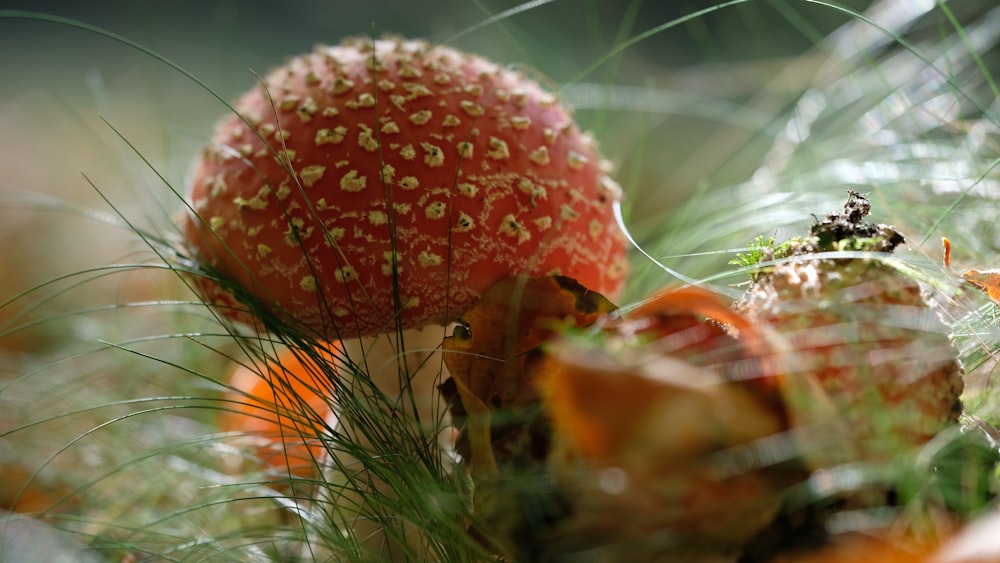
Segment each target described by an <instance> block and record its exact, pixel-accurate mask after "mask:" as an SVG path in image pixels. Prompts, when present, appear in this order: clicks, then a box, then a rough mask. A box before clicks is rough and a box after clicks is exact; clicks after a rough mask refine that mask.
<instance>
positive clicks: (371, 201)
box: [183, 38, 627, 337]
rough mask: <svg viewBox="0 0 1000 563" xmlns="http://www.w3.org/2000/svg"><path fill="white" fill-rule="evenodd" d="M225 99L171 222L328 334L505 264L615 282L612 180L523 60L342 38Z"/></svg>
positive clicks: (425, 303)
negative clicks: (510, 65)
mask: <svg viewBox="0 0 1000 563" xmlns="http://www.w3.org/2000/svg"><path fill="white" fill-rule="evenodd" d="M235 109H236V112H237V113H235V114H232V115H229V116H227V117H226V118H224V119H223V120H222V121H221V122H220V123H219V124H218V126H217V128H216V131H215V136H214V137H213V139H212V142H211V143H210V144H209V146H208V147H207V148H206V149H205V150H204V152H203V154H202V156H201V158H200V159H199V160H198V162H197V163H196V166H195V169H194V175H193V181H192V183H191V193H190V200H191V209H192V210H193V212H194V213H191V214H188V215H187V216H186V217H185V218H184V220H183V221H184V227H183V228H184V231H185V234H186V237H187V242H188V245H189V249H190V250H191V251H192V252H193V254H194V255H195V258H196V259H198V260H199V261H200V262H202V263H203V264H207V265H209V266H210V267H211V268H213V269H214V270H215V271H216V272H217V273H218V274H219V275H220V276H221V278H222V279H223V280H225V281H226V282H227V284H232V285H233V286H234V287H235V288H236V289H237V293H240V292H242V293H243V294H244V295H245V296H250V297H252V298H253V299H254V300H255V301H257V302H258V303H259V304H260V305H262V306H263V307H265V308H267V309H269V310H270V311H271V312H272V313H275V314H278V315H279V316H280V318H282V319H283V320H286V321H287V320H289V319H294V322H296V323H298V324H299V326H302V327H305V328H308V329H311V330H314V331H316V332H317V333H318V334H320V335H322V336H327V337H334V336H337V337H348V336H352V335H355V334H357V335H370V334H379V333H384V332H386V331H387V330H390V329H393V328H396V327H399V328H402V329H407V328H413V327H420V326H425V325H428V324H446V323H448V322H452V321H454V320H456V319H457V318H458V317H459V316H460V315H461V314H462V313H463V312H465V311H466V310H467V309H468V308H469V307H471V306H472V305H473V304H474V303H475V302H476V300H477V299H478V297H479V296H480V295H481V294H482V293H483V292H484V291H485V290H486V289H487V288H489V287H490V286H492V285H493V284H494V283H496V282H498V281H500V280H501V279H503V278H506V277H508V276H510V275H521V274H523V275H528V276H538V275H549V274H560V275H563V276H567V277H570V278H573V279H575V280H577V281H578V282H579V283H581V284H582V285H584V286H585V287H587V288H589V289H592V290H594V291H598V292H600V293H602V294H604V295H606V296H609V297H610V298H612V299H613V298H614V297H615V296H617V295H618V294H619V292H620V290H621V288H622V285H623V280H624V276H625V273H626V269H627V266H626V264H625V259H624V255H625V242H624V237H623V235H622V233H621V231H620V230H619V228H618V226H617V223H616V221H615V219H614V212H613V206H614V203H615V201H617V200H618V199H619V198H620V188H619V187H618V186H617V184H615V183H614V182H613V181H612V180H611V179H610V178H609V177H608V176H607V175H606V170H607V167H606V165H605V164H604V161H603V160H602V159H601V156H600V154H599V153H598V151H597V149H596V147H595V143H594V141H593V140H592V138H591V137H589V136H588V135H587V134H585V133H582V132H581V131H580V129H579V128H578V127H577V125H576V124H575V123H574V121H573V119H572V118H571V116H570V113H569V112H568V110H567V109H566V108H564V107H563V106H562V105H561V104H560V103H559V102H558V101H557V100H556V98H555V97H554V96H553V95H552V94H550V93H548V92H546V91H545V90H543V89H542V87H541V86H539V85H538V84H537V83H535V82H533V81H531V80H529V79H528V78H527V77H526V76H525V75H524V74H522V73H520V72H516V71H513V70H510V69H507V68H503V67H500V66H498V65H496V64H494V63H492V62H489V61H487V60H485V59H483V58H480V57H478V56H474V55H468V54H464V53H461V52H459V51H457V50H455V49H452V48H449V47H443V46H435V45H431V44H429V43H426V42H423V41H407V40H402V39H396V38H393V39H380V40H370V39H352V40H347V41H345V42H344V43H342V44H340V45H338V46H322V47H318V48H317V49H316V50H315V51H313V52H312V53H310V54H306V55H302V56H298V57H295V58H293V59H291V60H289V61H288V62H287V63H286V64H284V65H283V66H281V67H279V68H278V69H276V70H274V71H273V72H271V73H270V74H269V75H268V76H267V77H266V78H265V79H264V80H263V81H262V83H261V84H260V85H259V86H258V87H256V88H254V89H253V90H251V91H250V92H248V93H247V94H245V95H244V96H243V97H242V98H240V99H239V100H238V101H237V102H236V103H235ZM199 283H200V284H201V285H202V286H203V288H202V289H203V290H204V294H205V295H206V297H207V298H208V299H209V300H210V301H211V302H213V303H216V304H218V305H223V306H227V305H234V304H235V303H236V301H235V300H234V299H233V297H232V296H230V295H228V294H227V293H226V292H225V291H224V290H222V289H221V287H220V286H218V285H216V284H215V282H214V281H212V280H209V279H207V278H205V279H203V280H202V281H200V282H199ZM223 310H224V311H229V312H230V313H227V314H230V316H232V314H231V312H232V311H233V310H234V309H233V308H228V307H227V308H224V309H223Z"/></svg>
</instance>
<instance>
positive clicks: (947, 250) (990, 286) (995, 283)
mask: <svg viewBox="0 0 1000 563" xmlns="http://www.w3.org/2000/svg"><path fill="white" fill-rule="evenodd" d="M941 243H942V244H943V245H944V266H945V268H949V269H950V268H951V241H950V240H948V238H947V237H942V238H941ZM962 279H963V280H965V281H967V282H969V283H970V284H972V286H973V287H975V288H976V289H978V290H980V291H982V292H983V293H985V294H986V295H987V296H988V297H989V298H990V299H992V300H993V301H994V302H996V303H1000V270H983V271H980V270H966V271H965V273H964V274H962Z"/></svg>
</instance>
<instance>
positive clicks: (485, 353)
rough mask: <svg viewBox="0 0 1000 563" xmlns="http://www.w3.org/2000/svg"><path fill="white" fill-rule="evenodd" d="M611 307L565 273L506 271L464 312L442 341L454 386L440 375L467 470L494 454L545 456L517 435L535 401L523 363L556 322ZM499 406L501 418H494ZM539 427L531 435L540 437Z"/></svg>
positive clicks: (526, 426)
mask: <svg viewBox="0 0 1000 563" xmlns="http://www.w3.org/2000/svg"><path fill="white" fill-rule="evenodd" d="M614 309H615V306H614V305H613V304H611V302H609V301H608V300H607V299H605V298H604V297H603V296H601V295H600V294H598V293H596V292H593V291H589V290H588V289H586V288H585V287H583V286H581V285H580V284H578V283H577V282H576V281H574V280H572V279H570V278H566V277H562V276H550V277H542V278H523V277H513V278H508V279H506V280H504V281H501V282H500V283H498V284H496V285H494V286H493V287H491V288H490V289H489V290H487V291H486V293H484V294H483V296H482V298H481V299H480V301H479V303H478V304H477V305H476V307H474V308H473V309H472V310H470V311H469V312H467V313H466V314H465V315H463V317H462V320H461V323H462V324H461V325H460V326H459V327H457V328H456V329H455V331H454V334H453V335H452V336H449V337H448V338H445V339H444V342H443V343H442V348H443V349H444V351H445V354H444V362H445V365H446V366H447V367H448V371H449V373H450V374H451V381H452V382H453V384H454V386H455V390H454V392H452V393H449V392H448V389H447V387H448V384H447V383H446V385H445V386H443V389H442V391H443V393H444V394H445V396H446V399H448V400H449V402H450V403H451V411H452V415H453V418H454V419H455V421H456V423H457V424H459V425H462V424H465V425H466V428H465V429H464V432H463V434H462V437H461V438H460V440H459V442H458V444H457V448H458V451H459V453H460V454H461V455H462V457H463V459H465V460H467V462H469V463H471V465H472V468H473V472H474V473H476V474H480V475H489V474H495V473H496V471H497V463H498V458H499V461H500V462H501V463H504V462H507V461H511V460H513V459H521V458H525V457H527V458H536V459H535V461H537V462H541V461H542V460H543V459H544V455H545V454H546V453H547V451H545V450H546V448H544V447H541V448H535V450H536V451H534V452H533V451H530V450H531V449H532V448H530V447H529V448H528V450H529V451H525V450H524V448H523V445H524V441H523V440H522V438H523V435H524V433H525V432H527V433H528V434H531V427H532V424H533V422H532V421H533V420H535V421H536V420H537V418H538V417H537V405H538V404H539V398H538V394H537V390H536V388H535V386H534V384H533V382H532V381H531V375H530V372H529V370H528V364H530V363H531V362H532V361H533V360H534V359H535V358H536V351H537V349H538V347H539V346H541V345H542V344H544V343H545V342H547V341H549V340H551V339H552V338H553V337H555V336H556V334H558V332H559V330H560V329H561V328H564V327H566V326H577V327H582V326H587V325H589V324H592V323H593V322H594V321H596V320H597V319H598V318H600V317H601V316H603V315H606V314H607V313H610V312H611V311H613V310H614ZM456 393H457V395H456ZM449 395H451V396H449ZM499 411H503V412H504V417H503V418H504V420H505V421H506V422H503V423H500V422H499V421H497V420H494V418H493V414H494V413H496V412H499ZM541 434H542V435H540V436H536V437H537V438H538V439H539V440H543V441H544V440H547V436H544V434H546V433H545V432H542V433H541ZM528 442H529V446H530V442H531V440H530V439H529V440H528Z"/></svg>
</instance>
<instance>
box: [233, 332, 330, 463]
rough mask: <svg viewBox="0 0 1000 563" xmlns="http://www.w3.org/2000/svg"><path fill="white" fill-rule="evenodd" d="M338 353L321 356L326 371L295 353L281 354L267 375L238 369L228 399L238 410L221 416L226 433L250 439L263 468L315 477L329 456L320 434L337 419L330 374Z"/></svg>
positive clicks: (254, 368) (322, 354)
mask: <svg viewBox="0 0 1000 563" xmlns="http://www.w3.org/2000/svg"><path fill="white" fill-rule="evenodd" d="M335 350H336V347H331V348H330V350H329V351H322V352H319V351H317V357H318V358H321V359H322V360H323V361H325V362H328V366H326V367H325V368H321V367H319V366H318V365H316V363H315V360H314V359H313V358H312V357H308V358H307V357H306V356H305V353H304V352H303V351H301V350H291V349H284V350H282V351H281V352H279V353H278V355H277V358H276V359H273V360H272V361H269V362H268V363H267V365H266V370H265V371H264V373H261V371H259V370H258V368H257V367H250V366H246V365H242V364H240V365H238V366H237V367H236V368H235V369H234V370H233V371H232V373H230V375H229V377H228V382H229V385H230V387H231V388H230V389H229V390H228V391H227V392H226V394H225V399H226V400H228V401H232V402H231V403H229V404H230V405H232V410H225V411H222V413H221V414H220V417H219V421H218V425H219V428H220V430H222V431H223V432H235V433H239V434H241V435H243V436H246V437H247V438H249V439H250V441H251V445H252V450H253V451H254V453H255V456H256V457H257V458H258V459H259V461H260V463H261V464H262V465H263V466H265V467H266V468H268V469H269V470H271V471H273V472H275V473H277V474H278V475H283V476H285V477H287V476H288V475H292V476H295V477H300V478H310V477H315V476H316V475H317V474H318V468H319V460H321V459H322V457H323V456H324V455H325V452H326V450H325V447H324V446H323V444H322V443H321V442H320V434H321V433H322V432H323V431H324V429H325V428H326V424H328V421H329V420H331V419H332V418H333V412H332V409H331V399H330V395H331V394H332V390H331V389H332V386H331V382H330V381H329V380H328V375H327V374H329V373H330V372H331V369H330V366H332V365H333V363H334V361H335V359H334V354H335V353H336V352H335Z"/></svg>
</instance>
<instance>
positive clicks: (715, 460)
mask: <svg viewBox="0 0 1000 563" xmlns="http://www.w3.org/2000/svg"><path fill="white" fill-rule="evenodd" d="M720 323H727V324H728V325H729V327H728V328H727V327H724V326H723V325H722V324H720ZM602 325H603V326H602V329H603V330H602V334H601V335H599V336H598V337H597V339H596V340H593V341H589V342H588V341H583V340H581V339H572V338H566V339H562V340H560V341H558V342H556V343H555V344H553V345H550V346H548V347H547V348H546V350H547V352H548V354H547V355H546V356H545V358H544V360H543V361H542V362H541V363H540V365H539V367H538V370H537V372H538V376H537V380H538V381H539V385H540V387H541V388H542V389H543V397H544V400H545V410H546V413H547V414H548V415H549V416H550V417H551V419H552V425H553V436H554V440H555V441H556V446H555V447H554V449H553V452H554V453H553V455H551V456H550V458H549V470H550V472H551V473H552V475H553V476H554V478H555V480H556V482H557V483H558V485H559V487H560V488H561V489H562V491H563V493H564V495H565V497H566V498H567V499H569V501H568V502H569V505H570V508H569V510H568V514H567V515H566V516H565V517H564V518H563V519H562V520H561V521H560V522H558V523H557V524H555V525H554V526H553V528H552V530H550V531H549V532H548V534H549V538H550V540H551V541H552V542H553V543H554V544H555V545H559V546H560V547H559V548H558V549H560V550H562V551H572V550H581V551H588V552H591V553H595V554H602V553H603V554H604V555H608V556H610V554H612V553H613V554H615V556H624V555H626V554H627V555H629V556H630V557H631V556H634V557H645V558H648V557H653V556H657V557H668V556H669V557H689V556H690V557H701V556H703V555H704V554H705V553H712V554H716V555H725V554H729V553H733V552H735V551H737V550H738V549H739V547H740V546H741V545H742V544H743V543H744V542H745V541H747V540H748V539H749V538H750V537H752V536H753V535H754V534H755V533H757V532H758V531H759V530H761V529H762V528H764V527H765V526H766V525H767V524H768V523H769V522H770V521H771V519H772V518H773V517H774V515H775V514H776V512H777V509H778V506H779V504H780V498H781V495H780V494H779V493H780V491H781V490H782V488H783V487H784V486H785V485H786V484H787V483H788V479H789V478H791V477H792V474H793V473H794V475H795V478H799V477H800V476H799V475H798V474H797V473H795V472H793V473H789V472H787V471H786V470H784V469H776V468H774V467H772V464H775V463H778V462H780V461H782V460H780V459H771V458H769V457H768V455H767V454H766V449H764V448H761V447H760V444H761V442H762V441H766V440H768V439H777V438H780V436H779V435H780V433H781V432H782V431H783V430H785V429H786V428H787V423H786V418H785V413H784V410H783V408H782V405H781V398H780V393H779V389H778V386H777V385H775V384H774V381H773V378H772V377H771V376H770V375H769V374H768V373H767V368H766V367H764V366H763V365H762V364H761V363H760V362H761V359H762V358H764V357H766V356H763V355H761V353H760V352H761V349H760V348H759V347H761V346H764V345H765V344H764V342H763V341H762V340H760V337H759V335H758V334H757V332H756V330H755V329H754V328H753V327H752V326H751V325H750V324H749V323H748V322H747V321H746V319H744V318H743V317H742V316H740V315H739V314H737V313H735V312H733V311H732V310H731V309H730V308H729V307H728V306H727V305H726V304H725V303H724V302H723V301H722V300H721V299H720V298H719V297H718V296H716V295H715V294H713V293H711V292H709V291H707V290H702V289H698V288H684V289H679V290H673V291H664V292H661V293H659V294H657V295H656V296H654V297H653V298H652V299H650V300H648V301H646V302H645V303H643V304H641V305H640V306H639V307H637V308H636V309H634V310H631V311H629V312H627V313H625V314H624V315H623V316H621V317H616V318H612V319H608V321H607V322H603V323H602ZM734 329H735V330H738V331H739V332H740V336H741V339H739V340H738V339H736V338H734V336H733V335H732V332H731V331H732V330H734ZM695 554H698V555H695Z"/></svg>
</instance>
